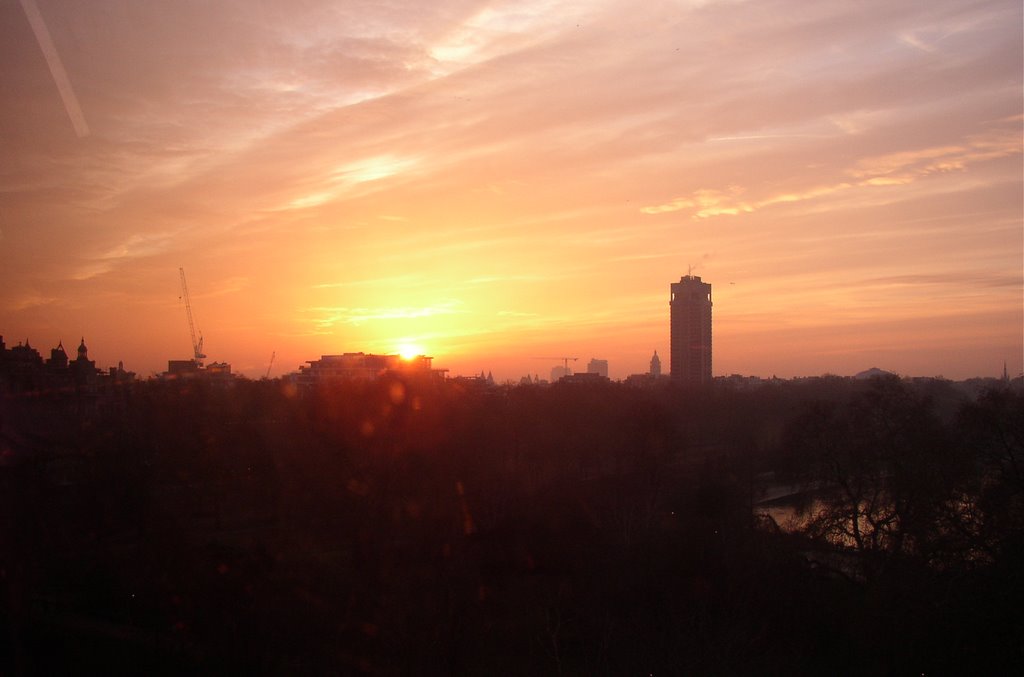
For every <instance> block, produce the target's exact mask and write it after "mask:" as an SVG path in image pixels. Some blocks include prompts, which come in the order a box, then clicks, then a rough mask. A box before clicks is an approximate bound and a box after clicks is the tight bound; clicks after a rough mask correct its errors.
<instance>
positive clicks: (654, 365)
mask: <svg viewBox="0 0 1024 677" xmlns="http://www.w3.org/2000/svg"><path fill="white" fill-rule="evenodd" d="M647 373H648V374H650V375H651V376H653V377H654V378H658V377H660V376H661V358H660V357H658V351H657V350H655V351H654V357H652V358H651V370H650V371H649V372H647Z"/></svg>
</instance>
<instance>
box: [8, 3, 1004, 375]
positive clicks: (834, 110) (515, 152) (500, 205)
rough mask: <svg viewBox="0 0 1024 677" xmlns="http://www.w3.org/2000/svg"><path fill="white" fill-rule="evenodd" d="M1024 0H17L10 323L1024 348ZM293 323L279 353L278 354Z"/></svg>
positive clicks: (348, 343) (237, 359) (514, 355)
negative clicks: (672, 334) (680, 323)
mask: <svg viewBox="0 0 1024 677" xmlns="http://www.w3.org/2000/svg"><path fill="white" fill-rule="evenodd" d="M1022 25H1024V19H1022V8H1021V3H1020V2H1019V0H1011V1H1006V2H1003V1H994V2H979V1H966V0H920V1H919V0H904V1H900V2H892V1H891V0H879V1H876V0H861V1H857V2H853V1H850V0H842V1H838V0H836V1H833V0H822V1H819V2H813V3H809V2H805V1H804V0H757V1H754V0H751V1H749V2H742V1H735V0H721V1H717V0H647V1H645V2H642V3H637V2H634V1H633V0H588V1H582V0H575V1H574V0H568V1H565V2H555V1H552V0H510V1H500V2H499V1H487V0H433V1H432V2H430V3H423V2H420V1H419V0H391V1H389V2H380V1H372V2H371V1H360V0H352V1H347V2H338V1H336V0H220V1H217V2H210V1H199V0H176V1H175V2H166V1H164V0H90V2H76V1H73V0H0V335H3V337H4V340H5V342H6V343H7V346H8V347H11V346H13V345H16V344H17V343H19V342H24V341H25V340H26V339H27V340H29V341H30V343H31V345H32V346H33V347H35V348H37V349H39V350H40V351H41V352H42V353H43V354H44V356H48V354H49V349H50V348H52V347H54V346H56V345H57V343H58V342H59V341H62V342H63V344H64V345H65V346H66V347H68V348H69V350H70V349H72V348H74V347H77V345H78V341H79V340H80V339H81V338H83V337H84V338H85V341H86V344H87V345H88V347H89V356H90V358H92V359H95V360H96V361H97V366H99V367H101V368H105V367H107V366H113V365H115V364H117V362H118V361H123V362H124V366H125V368H126V369H130V370H132V371H135V372H137V373H138V374H139V375H140V376H142V377H145V376H149V375H151V374H155V373H158V372H160V371H163V370H165V369H166V364H167V360H169V359H188V358H189V357H191V354H192V345H191V338H190V335H189V328H188V321H187V317H186V312H185V305H184V303H183V300H182V298H181V297H182V294H181V285H180V278H179V268H183V269H184V270H185V273H186V275H187V280H188V287H189V291H190V297H191V306H192V310H193V314H194V319H195V324H196V328H197V329H198V330H199V331H201V333H202V335H203V337H204V341H205V352H206V354H207V355H208V358H209V360H211V361H226V362H229V363H231V364H232V366H233V369H234V371H236V372H240V373H243V374H246V375H248V376H250V377H259V376H263V375H264V374H266V373H267V370H268V368H270V369H271V375H272V376H274V375H281V374H284V373H288V372H291V371H295V370H297V369H298V367H299V366H300V365H302V364H303V363H305V362H306V361H307V360H314V359H317V358H318V357H319V356H320V355H323V354H337V353H343V352H359V351H363V352H375V353H395V352H398V351H399V350H403V349H404V350H409V349H415V350H417V351H419V352H423V353H425V354H429V355H431V356H433V357H434V366H435V367H441V368H447V369H449V373H450V374H452V375H455V374H474V373H479V372H480V371H481V370H483V371H489V372H492V373H493V375H494V377H495V378H496V379H498V380H505V379H514V380H517V381H518V379H519V378H520V377H521V376H522V375H524V374H528V373H529V374H539V375H540V376H541V377H546V376H547V375H548V373H549V372H550V369H551V368H552V367H554V366H556V365H558V364H560V360H559V359H554V358H560V357H561V356H572V357H579V358H580V359H579V361H578V362H575V363H573V364H574V365H575V366H576V368H577V369H580V370H582V369H583V368H585V364H586V362H587V361H589V359H590V358H600V359H607V360H608V361H609V369H610V375H611V377H612V378H613V379H615V378H624V377H625V376H627V375H628V374H631V373H639V372H645V371H647V369H648V364H649V360H650V358H651V355H652V353H653V352H654V351H655V350H657V351H658V353H659V355H660V356H662V359H663V364H664V365H665V367H666V368H667V366H668V341H669V336H668V335H669V322H668V320H669V305H668V301H669V284H670V283H672V282H676V281H678V280H679V278H680V277H681V276H683V275H686V274H689V273H692V274H693V275H699V276H701V277H702V278H703V280H704V281H705V282H710V283H711V284H712V296H713V302H714V311H713V312H714V357H713V360H714V366H713V371H714V374H715V375H728V374H734V373H738V374H743V375H758V376H765V377H768V376H772V375H776V376H779V377H793V376H811V375H819V374H824V373H834V374H846V375H850V374H853V373H856V372H858V371H861V370H864V369H867V368H869V367H879V368H882V369H887V370H889V371H893V372H896V373H899V374H903V375H913V376H937V375H942V376H945V377H947V378H954V379H962V378H968V377H972V376H979V375H980V376H988V375H991V376H995V375H997V374H1000V373H1001V372H1002V368H1003V364H1004V361H1005V363H1006V365H1007V369H1008V370H1009V371H1010V372H1011V375H1016V374H1019V373H1020V372H1021V371H1022V370H1024V364H1022V362H1024V356H1022V353H1024V272H1022V271H1024V225H1022V224H1024V213H1022V212H1024V188H1022V186H1024V161H1022V129H1024V88H1022V73H1024V66H1022V63H1024V56H1022V54H1024V48H1022V42H1024V41H1022ZM272 355H273V356H275V357H274V361H273V364H272V365H271V356H272Z"/></svg>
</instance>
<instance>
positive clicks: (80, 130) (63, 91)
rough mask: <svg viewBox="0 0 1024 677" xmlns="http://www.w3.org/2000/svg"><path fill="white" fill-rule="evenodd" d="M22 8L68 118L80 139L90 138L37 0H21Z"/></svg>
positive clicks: (87, 126) (87, 127)
mask: <svg viewBox="0 0 1024 677" xmlns="http://www.w3.org/2000/svg"><path fill="white" fill-rule="evenodd" d="M21 8H22V9H24V10H25V16H27V17H28V22H29V24H30V25H31V26H32V32H33V33H35V35H36V40H37V41H38V42H39V48H40V49H41V50H43V56H45V57H46V64H47V65H48V66H49V67H50V75H52V76H53V81H54V83H55V84H56V85H57V91H59V92H60V98H61V99H62V100H63V101H64V109H65V110H66V111H67V112H68V117H69V118H71V124H72V125H73V126H74V128H75V134H78V136H79V138H81V137H83V136H89V125H87V124H85V116H84V115H82V109H81V108H80V107H79V106H78V99H77V98H76V97H75V90H73V89H72V88H71V81H70V80H68V74H67V72H66V71H65V70H64V64H62V63H61V60H60V55H59V54H57V48H56V47H54V45H53V38H51V37H50V31H49V30H48V29H47V28H46V22H45V21H43V15H42V14H40V13H39V7H38V6H37V5H36V0H21Z"/></svg>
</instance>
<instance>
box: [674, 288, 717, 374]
mask: <svg viewBox="0 0 1024 677" xmlns="http://www.w3.org/2000/svg"><path fill="white" fill-rule="evenodd" d="M670 291H671V297H670V299H669V309H670V315H671V320H670V322H671V327H670V328H671V355H670V357H669V359H670V370H671V374H672V378H673V379H674V380H677V381H681V382H684V383H694V384H697V383H710V382H711V285H710V284H709V283H707V282H702V281H701V279H700V278H699V277H697V276H693V275H685V276H683V277H681V278H679V282H673V283H672V284H671V285H670Z"/></svg>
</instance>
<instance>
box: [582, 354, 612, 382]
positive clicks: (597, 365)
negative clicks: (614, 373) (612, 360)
mask: <svg viewBox="0 0 1024 677" xmlns="http://www.w3.org/2000/svg"><path fill="white" fill-rule="evenodd" d="M587 373H588V374H597V375H599V376H604V377H605V378H608V360H598V359H596V358H593V359H591V360H590V362H588V363H587Z"/></svg>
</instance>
